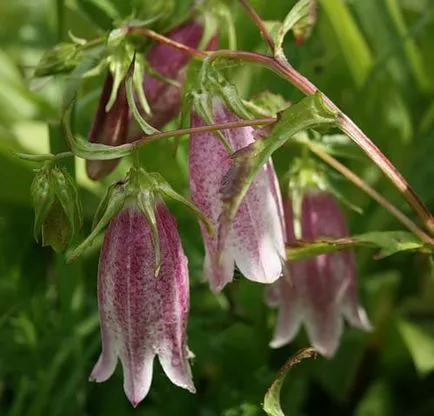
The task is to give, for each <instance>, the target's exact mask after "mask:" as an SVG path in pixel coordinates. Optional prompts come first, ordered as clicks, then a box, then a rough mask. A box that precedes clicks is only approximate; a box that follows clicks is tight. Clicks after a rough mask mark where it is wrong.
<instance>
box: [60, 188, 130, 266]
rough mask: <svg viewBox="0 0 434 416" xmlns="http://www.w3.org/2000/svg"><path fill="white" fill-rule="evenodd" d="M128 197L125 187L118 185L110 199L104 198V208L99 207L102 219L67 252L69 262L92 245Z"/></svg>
mask: <svg viewBox="0 0 434 416" xmlns="http://www.w3.org/2000/svg"><path fill="white" fill-rule="evenodd" d="M127 197H128V195H127V193H125V192H124V191H123V187H119V185H118V187H117V188H116V191H115V192H111V193H110V199H109V200H106V198H104V199H103V200H102V202H101V205H102V208H101V207H98V209H97V214H98V215H99V216H100V220H99V221H98V222H97V223H96V225H95V226H94V227H93V229H92V231H91V233H90V234H89V235H88V236H87V238H86V239H85V240H84V241H83V242H82V243H81V244H80V245H79V246H78V247H76V248H75V249H74V250H71V251H70V252H68V253H67V254H66V259H67V262H68V263H70V262H72V261H75V260H76V259H77V258H78V257H80V256H81V255H82V254H83V253H84V252H85V251H86V250H88V249H89V248H91V247H92V245H93V243H94V241H95V240H96V238H97V237H98V235H99V234H100V233H101V232H102V231H103V230H104V228H105V226H106V225H107V224H108V223H109V222H110V221H111V219H112V218H113V217H114V216H115V215H116V214H117V213H118V212H119V211H120V210H121V209H122V207H123V206H124V204H125V201H126V198H127Z"/></svg>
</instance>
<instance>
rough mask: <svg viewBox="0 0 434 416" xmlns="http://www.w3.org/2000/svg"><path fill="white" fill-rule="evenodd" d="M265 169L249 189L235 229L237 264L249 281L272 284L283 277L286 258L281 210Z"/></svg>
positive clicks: (234, 239)
mask: <svg viewBox="0 0 434 416" xmlns="http://www.w3.org/2000/svg"><path fill="white" fill-rule="evenodd" d="M268 169H271V166H270V165H265V166H264V168H263V170H261V171H260V172H259V173H258V175H257V177H256V179H255V180H254V181H253V183H252V185H251V187H250V189H249V190H248V191H247V194H246V196H245V199H244V201H243V203H242V204H241V206H240V208H239V211H238V213H237V215H236V217H235V220H234V223H233V225H232V234H231V237H230V239H231V245H232V247H233V250H234V257H235V263H236V264H237V266H238V268H239V269H240V271H241V273H243V275H244V276H246V277H247V278H248V279H250V280H253V281H257V282H261V283H273V282H274V281H276V280H277V279H278V278H279V277H280V276H281V274H282V263H283V261H284V258H285V251H284V242H283V241H284V236H283V229H282V222H281V218H280V215H279V212H280V209H279V207H278V206H277V204H276V199H275V197H274V193H273V189H272V187H271V184H270V180H269V173H268V172H267V170H268Z"/></svg>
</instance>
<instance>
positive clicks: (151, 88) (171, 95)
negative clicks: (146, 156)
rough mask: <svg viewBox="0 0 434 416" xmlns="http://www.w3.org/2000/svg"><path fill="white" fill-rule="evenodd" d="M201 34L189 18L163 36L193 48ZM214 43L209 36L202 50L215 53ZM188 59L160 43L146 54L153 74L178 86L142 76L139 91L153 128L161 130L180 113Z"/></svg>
mask: <svg viewBox="0 0 434 416" xmlns="http://www.w3.org/2000/svg"><path fill="white" fill-rule="evenodd" d="M203 33H204V26H203V23H202V22H201V21H200V20H198V19H193V20H189V21H187V22H185V23H184V24H181V25H180V26H178V27H176V28H174V29H172V30H171V31H170V32H168V33H167V34H165V36H166V37H168V38H169V39H172V40H174V41H176V42H179V43H182V44H184V45H186V46H189V47H190V48H197V47H199V44H200V42H201V40H202V36H203ZM217 42H218V39H217V36H213V37H212V38H211V39H210V41H209V43H208V45H207V47H206V48H205V49H207V50H215V48H216V46H217ZM190 60H191V57H190V56H189V55H188V54H186V53H185V52H183V51H180V50H179V49H176V48H175V47H173V46H170V45H167V44H164V43H157V44H155V45H154V46H153V47H152V48H151V49H150V51H149V53H148V56H147V61H148V64H149V66H150V68H151V69H152V70H153V71H154V73H158V74H160V75H161V76H162V77H165V78H167V79H171V80H173V81H175V82H176V83H178V85H179V86H176V85H173V84H172V85H171V84H168V83H167V82H165V81H164V80H162V79H158V78H156V77H155V76H153V75H152V74H150V73H147V74H146V75H145V78H144V80H143V89H144V91H145V95H146V98H147V100H148V102H149V103H150V107H151V110H152V116H151V117H150V118H149V122H150V124H151V125H152V126H153V127H155V128H156V129H161V128H162V127H163V126H164V125H166V124H167V123H168V122H169V121H171V120H173V119H174V118H175V117H176V116H177V115H178V113H179V111H180V106H181V93H182V88H180V87H182V85H183V83H184V80H185V76H186V71H185V69H186V67H187V65H188V63H189V62H190Z"/></svg>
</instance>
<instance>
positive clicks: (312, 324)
mask: <svg viewBox="0 0 434 416" xmlns="http://www.w3.org/2000/svg"><path fill="white" fill-rule="evenodd" d="M284 210H285V223H286V233H287V241H288V243H291V242H292V241H294V240H295V238H294V226H293V210H292V206H291V202H290V201H285V204H284ZM347 236H348V229H347V226H346V223H345V219H344V216H343V214H342V212H341V210H340V208H339V206H338V204H337V202H336V200H335V198H334V197H333V195H332V194H330V193H328V192H323V191H319V190H308V191H307V192H306V193H305V194H304V195H303V199H302V203H301V238H302V239H303V240H307V241H309V240H315V239H318V238H321V237H333V238H340V237H347ZM288 271H289V274H288V276H285V277H283V278H281V279H280V280H279V281H278V282H276V283H275V284H274V285H273V286H272V287H271V288H269V291H268V293H267V303H268V304H269V306H278V307H279V315H278V319H277V325H276V329H275V333H274V338H273V340H272V341H271V344H270V345H271V347H273V348H279V347H281V346H283V345H285V344H287V343H289V342H290V341H291V340H292V339H293V338H294V337H295V335H296V334H297V332H298V330H299V328H300V325H301V323H302V322H304V324H305V326H306V329H307V333H308V335H309V339H310V341H311V343H312V345H313V346H314V347H315V349H316V350H317V351H318V352H320V353H321V354H323V355H325V356H327V357H332V356H333V355H334V353H335V352H336V349H337V347H338V345H339V340H340V337H341V334H342V330H343V317H345V318H346V320H347V321H348V322H349V323H350V324H351V325H353V326H356V327H358V328H361V329H364V330H367V331H369V330H370V329H371V325H370V323H369V320H368V317H367V315H366V312H365V310H364V309H363V308H362V307H361V306H360V305H359V303H358V297H357V282H356V266H355V259H354V253H353V251H352V250H346V251H342V252H337V253H331V254H322V255H319V256H316V257H313V258H310V259H307V260H301V261H297V262H294V263H288Z"/></svg>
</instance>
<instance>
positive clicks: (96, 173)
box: [86, 72, 131, 180]
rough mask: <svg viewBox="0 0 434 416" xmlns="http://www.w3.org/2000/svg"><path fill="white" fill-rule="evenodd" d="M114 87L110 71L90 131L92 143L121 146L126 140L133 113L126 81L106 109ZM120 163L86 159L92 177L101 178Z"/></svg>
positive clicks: (88, 172) (117, 161)
mask: <svg viewBox="0 0 434 416" xmlns="http://www.w3.org/2000/svg"><path fill="white" fill-rule="evenodd" d="M112 87H113V76H112V75H111V73H110V72H109V73H108V74H107V77H106V80H105V82H104V87H103V89H102V93H101V97H100V100H99V103H98V108H97V111H96V115H95V118H94V120H93V123H92V127H91V129H90V132H89V141H90V142H91V143H101V144H105V145H108V146H119V145H121V144H124V143H125V142H126V139H127V135H128V128H129V127H128V126H129V124H130V119H131V113H130V110H129V108H128V102H127V93H126V89H125V83H124V82H122V83H121V85H120V86H119V89H118V92H117V96H116V99H115V101H114V103H113V105H112V107H111V108H110V110H109V111H106V106H107V103H108V102H109V98H110V95H111V92H112ZM118 163H119V159H112V160H86V171H87V175H88V176H89V178H91V179H94V180H99V179H101V178H103V177H104V176H106V175H108V174H109V173H110V172H112V171H113V170H114V168H115V167H116V166H117V164H118Z"/></svg>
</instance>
